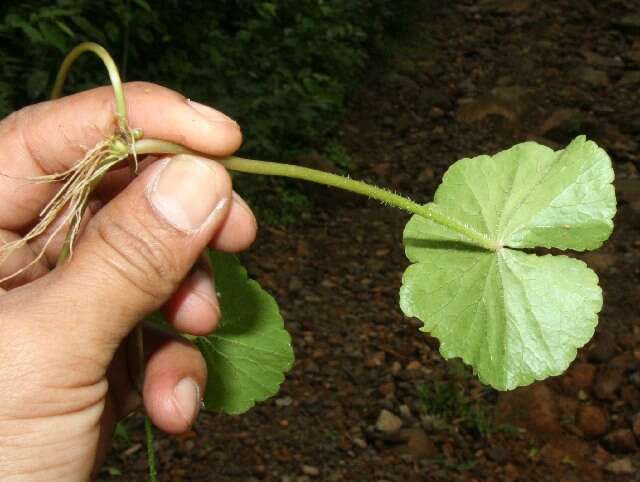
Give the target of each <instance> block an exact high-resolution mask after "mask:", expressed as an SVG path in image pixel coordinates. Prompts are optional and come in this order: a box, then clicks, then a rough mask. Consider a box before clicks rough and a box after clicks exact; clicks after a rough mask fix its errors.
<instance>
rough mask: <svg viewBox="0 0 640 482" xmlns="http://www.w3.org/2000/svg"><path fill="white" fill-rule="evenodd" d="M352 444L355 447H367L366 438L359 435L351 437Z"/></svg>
mask: <svg viewBox="0 0 640 482" xmlns="http://www.w3.org/2000/svg"><path fill="white" fill-rule="evenodd" d="M353 445H355V446H356V447H359V448H361V449H366V448H367V447H368V445H367V442H366V440H364V439H362V438H360V437H354V438H353Z"/></svg>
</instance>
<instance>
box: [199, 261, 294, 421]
mask: <svg viewBox="0 0 640 482" xmlns="http://www.w3.org/2000/svg"><path fill="white" fill-rule="evenodd" d="M209 259H210V261H211V264H212V265H213V271H214V273H215V274H214V277H215V288H216V290H217V292H218V299H219V302H220V309H221V312H222V317H221V319H220V325H219V327H218V329H217V330H216V331H215V332H214V333H213V334H212V335H209V336H200V337H196V338H195V342H196V345H197V346H198V348H200V351H201V352H202V354H203V356H204V358H205V360H206V362H207V368H208V373H209V376H208V380H207V391H206V393H205V399H204V402H205V407H206V408H207V409H208V410H216V411H223V412H226V413H229V414H239V413H242V412H245V411H247V410H248V409H249V408H251V407H252V406H253V405H254V404H255V403H256V402H261V401H263V400H266V399H267V398H269V397H271V396H273V395H275V394H276V393H277V392H278V389H279V387H280V384H281V383H282V382H283V381H284V374H285V372H287V371H288V370H289V369H290V368H291V366H292V364H293V360H294V354H293V348H292V345H291V337H290V336H289V333H288V332H287V331H286V329H285V328H284V322H283V320H282V316H281V315H280V312H279V310H278V305H277V303H276V301H275V300H274V299H273V297H272V296H271V295H269V294H268V293H267V292H266V291H264V290H263V289H262V288H261V287H260V285H259V284H258V283H257V282H256V281H254V280H252V279H249V278H248V276H247V271H246V270H245V269H244V268H243V267H242V265H241V264H240V262H239V261H238V259H237V258H236V257H235V256H233V255H229V254H223V253H216V252H213V251H209Z"/></svg>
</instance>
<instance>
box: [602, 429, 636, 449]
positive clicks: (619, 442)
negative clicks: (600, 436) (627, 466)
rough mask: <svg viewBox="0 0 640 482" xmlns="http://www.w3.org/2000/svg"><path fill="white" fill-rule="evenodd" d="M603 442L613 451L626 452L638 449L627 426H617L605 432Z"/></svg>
mask: <svg viewBox="0 0 640 482" xmlns="http://www.w3.org/2000/svg"><path fill="white" fill-rule="evenodd" d="M603 443H604V445H605V447H607V448H608V449H609V450H610V451H611V452H613V453H617V454H619V453H628V452H634V451H636V450H637V449H638V444H637V443H636V438H635V437H634V435H633V432H632V431H631V430H629V429H627V428H619V429H617V430H614V431H613V432H611V433H609V434H607V436H606V437H605V438H604V440H603Z"/></svg>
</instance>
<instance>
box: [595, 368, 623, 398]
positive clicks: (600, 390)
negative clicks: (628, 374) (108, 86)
mask: <svg viewBox="0 0 640 482" xmlns="http://www.w3.org/2000/svg"><path fill="white" fill-rule="evenodd" d="M624 371H625V370H624V368H622V367H617V366H610V367H607V368H604V369H601V370H600V371H598V375H597V376H596V382H595V386H594V388H593V393H594V395H595V396H596V397H597V398H599V399H600V400H613V399H615V398H617V397H616V392H617V391H618V389H619V388H620V386H621V385H622V383H623V382H624Z"/></svg>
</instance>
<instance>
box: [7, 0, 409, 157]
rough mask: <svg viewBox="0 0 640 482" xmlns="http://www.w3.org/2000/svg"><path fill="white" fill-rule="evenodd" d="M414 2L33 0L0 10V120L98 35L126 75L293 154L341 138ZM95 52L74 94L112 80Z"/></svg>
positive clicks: (249, 143)
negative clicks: (365, 76) (355, 99)
mask: <svg viewBox="0 0 640 482" xmlns="http://www.w3.org/2000/svg"><path fill="white" fill-rule="evenodd" d="M405 3H409V2H408V1H407V0H401V1H398V0H350V1H348V2H345V1H343V0H272V1H268V2H261V1H254V0H195V1H190V2H184V1H182V2H181V1H179V0H165V1H156V2H153V1H151V0H107V1H104V2H95V1H92V0H57V1H55V2H51V1H41V0H30V1H20V2H12V1H8V2H2V6H0V45H1V47H0V69H2V70H1V72H0V117H2V116H4V115H6V114H8V113H9V112H11V111H12V110H15V109H17V108H18V107H20V106H22V105H25V104H27V103H31V102H34V101H37V100H42V99H44V98H46V96H47V93H48V92H49V89H50V87H51V85H52V82H53V79H54V77H55V73H56V71H57V68H58V65H59V63H60V61H61V60H62V58H63V56H64V54H65V53H66V52H68V50H69V49H70V48H72V47H73V46H74V45H76V44H77V43H79V42H81V41H84V40H94V41H97V42H99V43H101V44H103V45H104V46H105V47H106V48H107V49H108V50H109V51H110V52H111V53H112V55H114V57H115V58H116V60H117V61H118V63H119V64H120V66H121V68H122V73H123V76H124V77H125V78H126V79H127V80H136V79H145V80H151V81H154V82H157V83H161V84H164V85H166V86H168V87H171V88H174V89H177V90H179V91H181V92H183V93H184V94H185V95H187V96H189V97H190V98H193V99H195V100H198V101H201V102H208V103H211V104H213V105H215V106H217V107H218V108H220V109H222V110H224V111H226V112H227V113H229V114H230V115H231V116H233V117H234V118H235V119H237V120H238V121H239V122H240V124H241V125H242V126H243V130H244V132H245V138H246V142H245V145H244V147H243V153H244V154H247V155H260V156H261V157H264V158H272V159H283V158H287V157H292V156H295V155H297V154H299V153H300V152H301V151H304V150H306V149H308V148H309V147H310V146H317V145H318V144H319V143H322V142H323V141H324V140H325V139H327V137H335V136H336V128H337V125H338V120H339V118H340V114H341V113H342V112H343V110H344V108H345V102H346V99H347V97H348V94H349V92H350V91H351V90H352V89H353V88H354V86H355V85H357V82H358V79H359V78H360V76H361V74H362V72H363V70H364V68H365V66H366V65H367V60H368V59H369V56H370V54H371V53H372V52H375V51H376V49H377V48H378V47H379V46H380V45H381V43H382V42H381V39H382V38H383V35H384V34H385V32H390V31H396V30H398V29H399V28H400V27H401V25H402V21H401V20H400V19H401V16H400V15H399V13H400V12H402V11H403V10H404V8H405V7H404V4H405ZM105 79H106V76H105V73H104V71H103V69H102V67H101V66H100V65H99V63H98V62H97V61H96V60H95V59H93V58H88V59H83V64H82V66H78V67H77V68H75V69H74V70H73V75H72V78H71V79H70V80H71V84H70V86H69V90H73V89H76V90H77V89H83V88H86V87H90V86H95V85H96V84H103V83H105V82H106V80H105Z"/></svg>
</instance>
